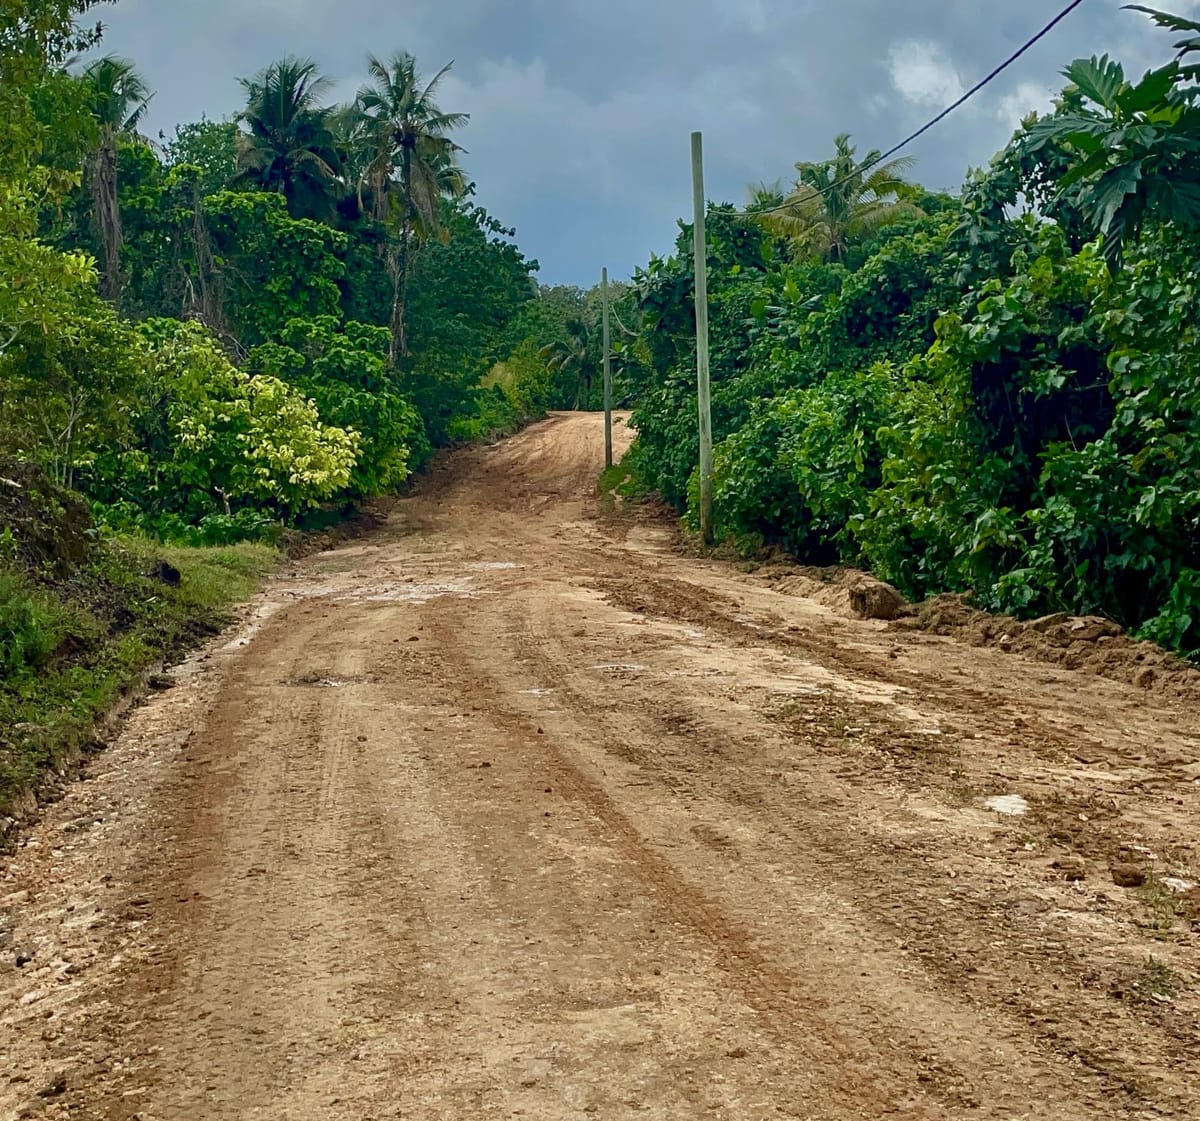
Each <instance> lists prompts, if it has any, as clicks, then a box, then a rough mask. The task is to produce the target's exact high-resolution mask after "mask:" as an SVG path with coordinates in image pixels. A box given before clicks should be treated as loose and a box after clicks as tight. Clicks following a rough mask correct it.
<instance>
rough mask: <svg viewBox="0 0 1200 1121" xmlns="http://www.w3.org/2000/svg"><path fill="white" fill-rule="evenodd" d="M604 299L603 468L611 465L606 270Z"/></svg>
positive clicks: (602, 278)
mask: <svg viewBox="0 0 1200 1121" xmlns="http://www.w3.org/2000/svg"><path fill="white" fill-rule="evenodd" d="M600 291H601V294H602V295H603V298H604V466H605V467H611V466H612V465H613V451H612V393H613V386H612V334H611V330H610V328H609V322H608V269H604V270H602V271H601V273H600Z"/></svg>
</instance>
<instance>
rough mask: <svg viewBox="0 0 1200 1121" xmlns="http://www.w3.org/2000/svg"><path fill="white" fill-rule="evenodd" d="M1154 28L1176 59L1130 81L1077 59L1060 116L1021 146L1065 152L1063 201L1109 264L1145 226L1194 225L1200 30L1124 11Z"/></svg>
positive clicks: (1199, 208) (1199, 182) (1115, 70)
mask: <svg viewBox="0 0 1200 1121" xmlns="http://www.w3.org/2000/svg"><path fill="white" fill-rule="evenodd" d="M1129 7H1132V8H1134V9H1135V10H1136V11H1140V12H1145V13H1146V14H1147V15H1149V16H1150V17H1151V18H1152V19H1153V20H1154V22H1155V23H1157V24H1158V25H1159V26H1160V27H1165V28H1169V29H1170V30H1173V31H1177V32H1181V33H1183V35H1184V38H1183V39H1181V40H1179V41H1178V42H1177V43H1176V44H1175V46H1176V48H1177V49H1178V51H1179V56H1178V58H1176V59H1175V60H1173V61H1172V62H1169V63H1167V65H1165V66H1161V67H1158V68H1157V69H1155V70H1150V71H1148V72H1147V73H1146V74H1145V75H1143V77H1142V78H1141V79H1140V80H1139V81H1137V82H1133V81H1131V80H1130V79H1129V78H1128V77H1127V76H1126V73H1125V69H1124V67H1122V66H1121V64H1120V63H1119V62H1117V61H1115V60H1114V59H1111V58H1109V57H1108V56H1107V55H1105V56H1103V57H1102V58H1095V57H1093V58H1089V59H1077V60H1076V61H1075V62H1073V63H1071V65H1070V66H1068V67H1067V68H1066V70H1064V71H1063V73H1064V74H1065V75H1066V77H1067V78H1068V79H1070V81H1071V83H1072V85H1071V87H1070V88H1069V89H1068V91H1067V96H1066V97H1065V98H1064V101H1063V102H1062V103H1061V104H1060V106H1059V108H1058V111H1057V112H1056V113H1054V114H1053V115H1051V116H1048V117H1045V118H1043V119H1041V120H1039V121H1037V122H1036V123H1035V124H1033V125H1032V126H1031V127H1030V129H1029V133H1028V137H1027V139H1026V140H1025V141H1024V143H1023V145H1022V146H1021V147H1022V149H1023V151H1024V152H1025V153H1028V154H1029V155H1032V156H1034V157H1035V158H1036V157H1040V156H1043V155H1044V154H1045V153H1046V152H1048V151H1054V150H1056V149H1057V150H1065V151H1066V152H1067V154H1068V155H1069V156H1071V157H1073V159H1072V161H1071V162H1072V165H1073V166H1071V167H1070V168H1069V169H1068V170H1067V171H1066V174H1064V175H1062V176H1061V177H1060V178H1059V180H1058V188H1059V199H1060V201H1063V202H1065V203H1067V204H1068V205H1069V206H1070V207H1072V208H1074V209H1076V210H1077V211H1078V212H1079V213H1080V214H1082V216H1083V218H1084V220H1085V222H1086V223H1087V226H1088V232H1089V235H1090V236H1093V237H1094V236H1097V235H1099V236H1100V237H1102V238H1103V239H1104V250H1105V256H1106V257H1107V258H1108V261H1109V263H1110V265H1112V266H1116V265H1117V263H1118V262H1119V261H1120V259H1121V256H1122V253H1123V250H1124V247H1125V245H1126V243H1128V242H1130V241H1133V240H1136V238H1137V237H1138V235H1139V234H1140V232H1141V230H1142V227H1143V225H1144V224H1145V223H1146V222H1147V220H1150V219H1156V220H1158V221H1171V222H1178V223H1180V224H1182V225H1184V226H1189V227H1191V228H1193V229H1194V228H1196V227H1197V226H1200V106H1198V105H1197V96H1198V94H1197V86H1196V84H1195V83H1196V78H1197V77H1198V76H1200V66H1197V65H1195V64H1193V63H1192V62H1190V61H1188V56H1189V55H1194V54H1196V53H1197V52H1200V22H1197V21H1196V20H1190V19H1185V18H1183V17H1181V16H1173V15H1169V14H1167V13H1164V12H1158V11H1155V10H1154V9H1152V8H1145V7H1142V6H1140V5H1129Z"/></svg>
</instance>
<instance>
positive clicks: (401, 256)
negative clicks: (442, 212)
mask: <svg viewBox="0 0 1200 1121" xmlns="http://www.w3.org/2000/svg"><path fill="white" fill-rule="evenodd" d="M387 267H388V273H389V274H390V275H391V278H392V316H391V321H390V323H389V327H390V329H391V342H390V343H389V345H388V361H389V362H391V363H392V365H395V364H396V362H397V361H398V360H399V359H401V358H407V357H408V336H407V332H406V330H405V326H404V312H405V303H406V297H407V289H408V231H407V229H405V230H404V231H402V232H401V234H400V242H399V244H398V245H394V246H391V247H389V248H388V250H387Z"/></svg>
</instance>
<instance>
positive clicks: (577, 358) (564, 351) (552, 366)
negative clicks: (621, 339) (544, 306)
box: [538, 318, 601, 409]
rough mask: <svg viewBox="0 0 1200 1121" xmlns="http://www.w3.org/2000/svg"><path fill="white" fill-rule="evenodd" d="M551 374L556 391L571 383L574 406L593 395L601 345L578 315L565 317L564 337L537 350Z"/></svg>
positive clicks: (583, 406)
mask: <svg viewBox="0 0 1200 1121" xmlns="http://www.w3.org/2000/svg"><path fill="white" fill-rule="evenodd" d="M538 353H539V356H540V357H541V358H542V359H543V360H544V361H545V363H546V367H547V369H549V371H550V373H551V374H552V375H553V376H554V381H555V382H556V383H557V387H558V388H559V392H560V393H561V392H562V389H563V388H565V387H566V386H569V385H571V384H572V383H573V384H574V393H575V400H574V404H573V405H572V406H571V407H572V408H573V409H582V408H586V407H587V406H588V404H589V403H590V401H591V397H592V381H593V379H594V378H595V376H596V373H597V371H598V370H599V368H600V361H601V355H600V348H599V347H598V346H597V345H596V340H595V331H593V330H591V329H589V327H588V325H587V323H586V322H585V321H584V320H583V319H580V318H572V319H569V320H567V322H566V324H565V326H564V337H563V338H561V339H556V340H555V341H554V342H552V343H549V344H547V345H546V346H544V347H542V349H541V350H540V351H539V352H538Z"/></svg>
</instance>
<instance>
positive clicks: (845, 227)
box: [763, 133, 924, 261]
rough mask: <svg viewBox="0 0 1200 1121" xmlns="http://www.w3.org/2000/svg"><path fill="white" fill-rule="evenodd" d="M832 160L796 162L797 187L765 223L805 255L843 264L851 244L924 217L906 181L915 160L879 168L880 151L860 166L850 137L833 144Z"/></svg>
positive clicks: (871, 155)
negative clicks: (908, 171)
mask: <svg viewBox="0 0 1200 1121" xmlns="http://www.w3.org/2000/svg"><path fill="white" fill-rule="evenodd" d="M834 143H835V145H836V148H837V151H836V154H835V155H834V157H833V159H831V160H825V161H824V162H822V163H798V164H796V171H797V173H798V177H797V179H796V185H795V187H794V189H793V190H792V192H791V194H789V195H788V196H787V197H786V198H785V199H784V200H783V202H782V204H781V205H780V207H779V209H777V210H775V211H774V213H769V214H765V215H764V217H763V222H764V224H765V225H766V226H767V228H768V229H769V230H771V232H773V233H776V234H779V235H780V236H782V237H786V238H787V239H788V240H789V241H791V243H792V245H793V246H794V248H795V250H796V251H797V252H798V253H800V254H802V255H815V256H818V257H821V258H823V259H824V260H827V261H840V260H843V259H844V258H845V256H846V252H847V250H848V249H849V248H850V245H851V244H852V243H853V242H855V241H858V240H861V239H862V238H864V237H868V236H870V235H871V234H873V233H874V232H875V231H876V230H879V229H881V228H882V227H884V226H887V225H890V224H891V223H893V222H898V221H900V220H901V219H903V218H908V217H913V216H920V215H921V214H922V213H924V212H923V211H922V210H921V208H920V207H919V206H917V205H916V204H915V203H913V202H912V201H911V198H912V195H913V193H914V191H915V190H916V188H915V187H914V186H913V185H912V184H911V183H909V182H908V181H907V180H906V179H905V178H904V172H905V171H907V170H908V169H909V168H910V167H911V166H912V162H913V161H912V160H909V159H899V160H893V161H892V162H891V163H887V164H879V163H878V161H879V158H880V153H879V152H868V153H867V155H866V157H865V158H864V159H863V160H862V161H861V162H859V161H858V160H856V158H855V148H854V146H853V145H852V144H851V143H850V136H849V134H847V133H842V135H841V136H839V137H837V139H836V140H835V141H834Z"/></svg>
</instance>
